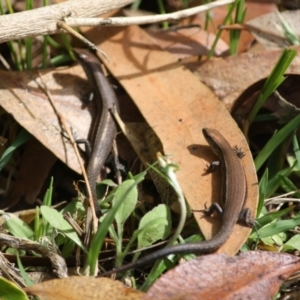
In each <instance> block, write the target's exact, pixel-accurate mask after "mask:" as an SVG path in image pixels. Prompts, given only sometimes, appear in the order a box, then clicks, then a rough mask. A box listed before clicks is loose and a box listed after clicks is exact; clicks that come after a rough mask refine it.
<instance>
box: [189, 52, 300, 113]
mask: <svg viewBox="0 0 300 300" xmlns="http://www.w3.org/2000/svg"><path fill="white" fill-rule="evenodd" d="M294 49H295V50H297V51H299V49H300V47H295V48H294ZM281 53H282V50H273V51H270V50H269V51H261V52H258V53H243V54H239V55H236V56H230V57H226V58H216V59H212V60H210V61H208V62H205V63H203V64H200V63H191V64H188V65H187V67H188V68H189V69H190V70H191V71H193V72H195V73H196V74H197V75H199V76H200V79H201V81H202V82H204V83H205V84H206V85H207V86H208V87H209V88H210V89H211V90H212V91H213V92H214V93H215V94H216V95H217V97H219V99H220V100H221V101H222V102H223V104H224V105H225V106H226V107H227V108H228V109H230V107H231V106H232V104H233V102H234V100H235V99H237V98H238V96H239V95H240V94H241V93H243V92H244V90H246V89H247V88H248V87H250V86H251V85H252V84H254V83H256V82H257V81H259V80H261V79H264V78H266V77H268V76H269V75H270V73H271V71H272V69H273V67H274V66H275V64H276V62H277V60H278V58H279V57H280V55H281ZM299 64H300V54H299V53H298V54H297V55H296V57H295V58H294V60H293V61H292V63H291V65H290V67H289V68H288V70H287V73H291V74H299Z"/></svg>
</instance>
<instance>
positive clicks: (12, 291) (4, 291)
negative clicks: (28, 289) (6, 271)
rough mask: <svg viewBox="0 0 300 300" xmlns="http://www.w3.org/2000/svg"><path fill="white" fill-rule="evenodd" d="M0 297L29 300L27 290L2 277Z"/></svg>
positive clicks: (3, 299) (7, 299)
mask: <svg viewBox="0 0 300 300" xmlns="http://www.w3.org/2000/svg"><path fill="white" fill-rule="evenodd" d="M0 299H1V300H16V299H18V300H29V299H28V297H27V295H26V294H25V292H23V291H22V289H21V288H19V287H18V286H17V285H16V284H14V283H13V282H11V281H9V280H7V279H5V278H4V277H0Z"/></svg>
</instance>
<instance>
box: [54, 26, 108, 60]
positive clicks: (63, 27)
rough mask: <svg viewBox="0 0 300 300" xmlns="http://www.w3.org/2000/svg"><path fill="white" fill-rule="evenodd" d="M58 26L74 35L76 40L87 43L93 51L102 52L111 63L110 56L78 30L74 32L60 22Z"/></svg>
mask: <svg viewBox="0 0 300 300" xmlns="http://www.w3.org/2000/svg"><path fill="white" fill-rule="evenodd" d="M57 26H59V27H60V28H62V29H64V30H66V31H67V32H69V33H70V34H72V35H74V36H75V37H76V38H78V39H79V40H80V41H82V42H83V43H85V44H86V45H87V46H88V47H90V48H91V49H93V50H96V51H98V52H100V53H101V54H102V55H103V56H104V57H105V58H106V59H107V60H108V62H110V60H109V58H108V56H107V55H106V54H105V53H104V52H103V51H101V50H100V49H99V48H98V47H97V46H96V45H95V44H93V43H92V42H90V41H89V40H88V39H86V38H85V37H84V36H83V35H81V34H80V33H79V32H77V31H76V30H74V29H73V28H72V27H70V26H68V25H67V24H66V23H64V22H62V21H58V22H57Z"/></svg>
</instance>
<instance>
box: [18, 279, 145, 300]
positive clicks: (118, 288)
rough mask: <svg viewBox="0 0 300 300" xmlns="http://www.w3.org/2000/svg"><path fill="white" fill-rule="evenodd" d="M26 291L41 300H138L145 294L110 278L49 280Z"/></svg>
mask: <svg viewBox="0 0 300 300" xmlns="http://www.w3.org/2000/svg"><path fill="white" fill-rule="evenodd" d="M24 290H25V292H26V293H29V294H32V295H36V296H38V297H39V299H40V300H60V299H61V300H82V299H86V300H93V299H95V300H99V299H101V300H131V299H132V300H138V299H141V297H142V295H143V294H144V293H142V292H140V291H137V290H135V289H132V288H128V287H125V286H124V285H123V284H122V283H121V282H119V281H115V280H111V279H109V278H93V277H83V276H74V277H68V278H64V279H54V280H49V281H45V282H43V283H39V284H36V285H33V286H30V287H27V288H25V289H24Z"/></svg>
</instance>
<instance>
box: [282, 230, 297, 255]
mask: <svg viewBox="0 0 300 300" xmlns="http://www.w3.org/2000/svg"><path fill="white" fill-rule="evenodd" d="M295 249H296V250H298V251H300V234H296V235H294V236H293V237H292V238H290V239H289V240H288V241H287V242H286V243H285V244H284V246H283V249H282V250H283V252H286V251H288V250H295Z"/></svg>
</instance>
